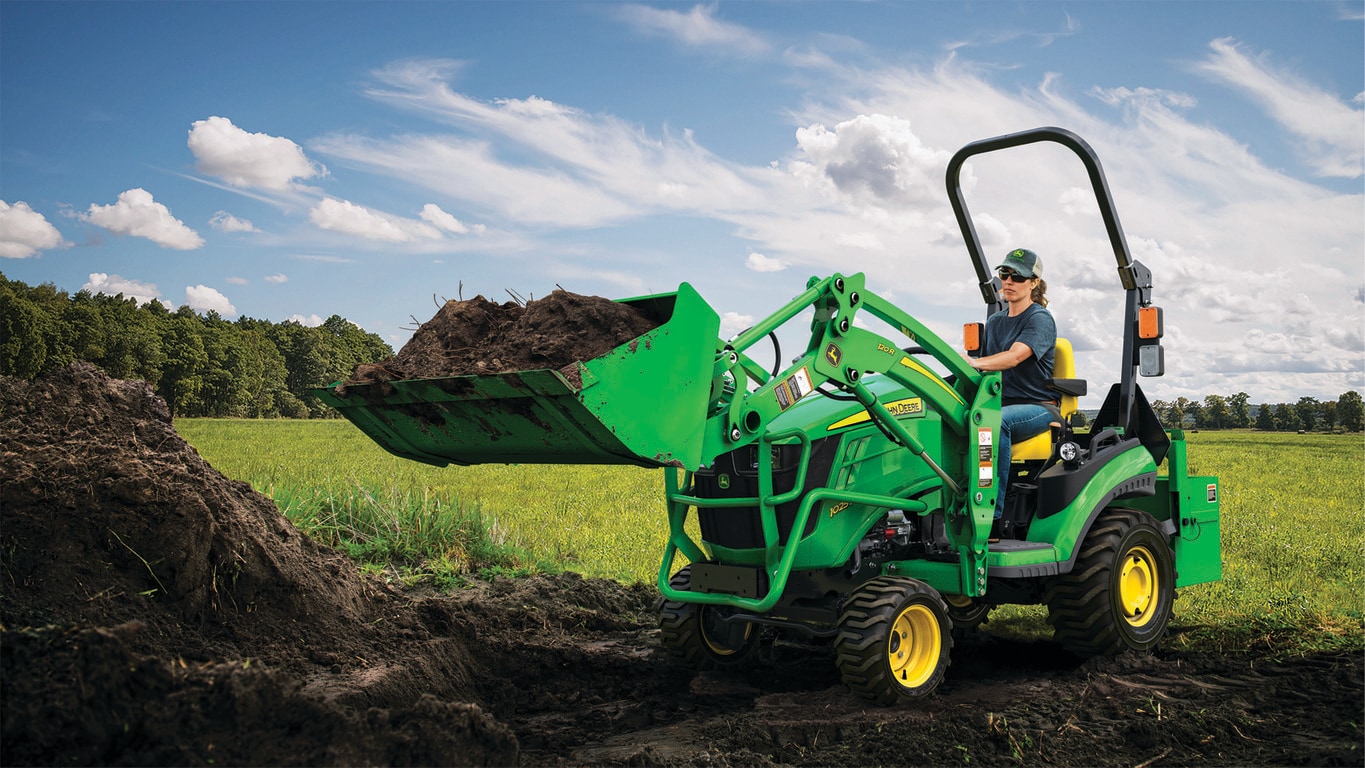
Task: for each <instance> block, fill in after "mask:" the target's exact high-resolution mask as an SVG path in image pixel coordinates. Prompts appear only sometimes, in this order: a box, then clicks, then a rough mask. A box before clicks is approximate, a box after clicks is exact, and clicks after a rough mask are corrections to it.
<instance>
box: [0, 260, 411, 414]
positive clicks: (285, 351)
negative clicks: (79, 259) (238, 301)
mask: <svg viewBox="0 0 1365 768" xmlns="http://www.w3.org/2000/svg"><path fill="white" fill-rule="evenodd" d="M392 354H393V349H392V347H390V346H389V345H388V344H387V343H386V342H385V341H384V340H383V339H381V338H380V337H379V336H377V335H375V334H373V333H367V332H366V331H364V330H362V329H361V328H360V327H359V326H357V325H355V324H354V323H352V322H350V321H348V320H346V319H345V318H342V317H340V316H339V315H332V316H331V317H329V318H327V320H326V321H325V322H323V323H322V325H320V326H318V327H316V328H313V327H309V326H305V325H303V324H301V323H297V322H293V321H284V322H280V323H272V322H270V321H268V320H256V319H253V318H250V317H242V318H239V319H237V320H236V321H228V320H225V319H224V318H223V317H221V316H220V315H219V314H218V313H217V312H214V311H209V312H207V313H205V314H202V315H201V314H199V313H197V312H195V311H194V310H192V309H190V308H189V307H188V306H182V307H180V308H179V309H177V310H170V309H168V308H167V307H166V306H165V305H163V304H162V303H160V302H158V301H148V302H146V303H143V304H139V303H138V301H137V299H133V298H125V297H124V296H123V294H118V295H115V296H109V295H107V294H103V293H97V294H92V293H91V292H90V291H86V290H82V291H78V292H77V293H74V294H67V293H66V292H65V291H60V290H58V289H57V288H56V287H55V286H54V285H52V284H51V283H44V284H42V285H38V286H29V285H26V284H25V283H23V282H19V281H14V280H8V279H6V278H5V276H4V275H3V274H0V375H4V376H13V377H19V378H33V377H35V376H38V375H40V374H43V373H47V372H48V371H52V370H56V369H58V368H61V367H62V366H65V365H67V364H69V363H71V362H73V361H75V360H85V361H87V362H90V363H93V364H94V365H96V366H99V367H100V368H101V369H103V370H104V371H105V372H106V373H108V374H109V375H110V376H112V377H114V378H118V379H143V380H145V381H147V382H148V383H150V384H151V385H152V386H153V388H154V389H155V390H156V393H157V394H158V395H160V396H161V397H162V398H164V399H165V400H166V404H167V405H168V406H169V407H170V409H171V413H172V415H174V416H186V417H195V416H215V417H243V418H262V417H266V418H268V417H289V418H308V417H310V416H326V415H335V411H332V409H330V408H327V407H326V406H324V405H323V404H322V403H321V402H319V401H318V399H317V398H316V397H314V396H313V395H312V394H310V393H309V392H308V390H309V388H310V387H321V386H326V385H328V384H331V383H332V382H334V381H338V380H341V379H345V378H346V377H348V376H350V375H351V372H352V371H353V370H354V369H355V366H356V365H357V364H359V363H367V362H374V361H377V360H382V359H384V358H386V357H388V356H390V355H392Z"/></svg>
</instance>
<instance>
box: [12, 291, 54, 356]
mask: <svg viewBox="0 0 1365 768" xmlns="http://www.w3.org/2000/svg"><path fill="white" fill-rule="evenodd" d="M51 323H52V319H51V318H50V317H48V315H47V312H46V311H44V310H43V308H42V307H40V306H38V304H37V303H35V302H34V301H32V300H31V299H29V298H28V297H27V296H24V295H21V294H20V293H18V292H17V291H11V290H8V287H7V286H4V285H0V375H3V376H17V377H20V378H25V379H29V378H33V377H34V376H37V375H38V374H39V373H40V372H41V371H42V370H43V367H44V365H46V363H47V338H46V337H47V336H48V335H49V334H50V330H49V326H50V325H51Z"/></svg>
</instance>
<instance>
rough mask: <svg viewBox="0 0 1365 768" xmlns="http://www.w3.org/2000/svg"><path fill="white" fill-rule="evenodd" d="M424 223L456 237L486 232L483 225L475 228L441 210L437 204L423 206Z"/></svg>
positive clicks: (477, 225)
mask: <svg viewBox="0 0 1365 768" xmlns="http://www.w3.org/2000/svg"><path fill="white" fill-rule="evenodd" d="M421 216H422V221H425V222H428V223H430V224H431V225H432V226H434V227H436V228H437V229H441V230H444V231H446V232H450V233H452V234H456V235H467V234H469V233H470V232H475V233H481V232H483V231H484V226H483V225H482V224H475V225H474V226H473V227H470V226H469V225H467V224H465V223H464V222H463V221H460V220H459V219H457V218H455V217H454V216H452V215H450V214H448V213H446V212H445V211H443V210H441V207H440V206H438V205H436V204H435V203H427V204H426V205H424V206H422V214H421Z"/></svg>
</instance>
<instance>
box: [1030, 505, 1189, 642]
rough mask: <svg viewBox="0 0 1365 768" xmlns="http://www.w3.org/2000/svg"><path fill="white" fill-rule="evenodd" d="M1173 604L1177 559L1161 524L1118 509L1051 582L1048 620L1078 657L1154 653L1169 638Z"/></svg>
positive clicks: (1094, 528)
mask: <svg viewBox="0 0 1365 768" xmlns="http://www.w3.org/2000/svg"><path fill="white" fill-rule="evenodd" d="M1174 601H1175V564H1174V559H1173V555H1172V554H1171V548H1170V545H1169V544H1168V543H1167V541H1166V536H1165V535H1163V534H1162V533H1161V530H1160V528H1159V527H1158V526H1157V522H1156V520H1154V519H1153V518H1152V516H1151V515H1148V514H1147V513H1146V512H1140V511H1138V510H1135V509H1123V508H1112V509H1106V510H1104V511H1103V512H1101V513H1100V516H1099V517H1098V518H1096V519H1095V523H1094V524H1093V525H1092V526H1091V528H1090V532H1089V533H1088V534H1086V537H1085V540H1084V541H1083V542H1082V543H1081V551H1080V553H1079V554H1078V555H1077V556H1076V563H1075V565H1074V566H1073V567H1072V569H1071V572H1070V573H1067V574H1065V575H1063V576H1059V577H1057V579H1056V581H1055V582H1054V583H1053V587H1052V590H1051V593H1050V594H1049V597H1048V622H1049V623H1051V624H1052V627H1053V632H1054V635H1055V637H1056V638H1057V640H1058V641H1060V642H1061V644H1062V646H1063V647H1065V648H1066V649H1067V650H1068V651H1071V652H1072V653H1074V654H1076V655H1078V656H1083V657H1092V656H1112V655H1115V654H1118V653H1122V652H1124V651H1150V650H1152V649H1153V648H1155V647H1156V645H1157V643H1158V642H1160V641H1161V638H1162V636H1163V635H1164V634H1165V633H1166V627H1167V625H1168V624H1169V623H1170V621H1171V605H1172V603H1173V602H1174Z"/></svg>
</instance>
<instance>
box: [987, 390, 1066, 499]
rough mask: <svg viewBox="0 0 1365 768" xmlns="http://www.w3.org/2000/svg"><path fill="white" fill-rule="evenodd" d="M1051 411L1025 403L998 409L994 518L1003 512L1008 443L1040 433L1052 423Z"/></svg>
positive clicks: (1007, 465)
mask: <svg viewBox="0 0 1365 768" xmlns="http://www.w3.org/2000/svg"><path fill="white" fill-rule="evenodd" d="M1052 419H1053V416H1052V412H1051V411H1049V410H1048V409H1046V408H1044V407H1043V406H1041V405H1034V404H1032V403H1025V404H1023V405H1007V406H1005V407H1003V408H1001V409H1000V445H999V446H998V455H999V460H998V463H997V465H996V473H995V479H996V486H997V488H998V490H997V491H996V497H995V519H996V520H999V519H1000V516H1001V515H1003V514H1005V486H1006V484H1007V483H1008V482H1009V476H1010V445H1011V444H1012V443H1013V442H1014V441H1016V440H1027V439H1029V438H1030V437H1033V436H1034V435H1038V434H1042V433H1043V432H1046V431H1047V430H1048V426H1049V425H1050V424H1052Z"/></svg>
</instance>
